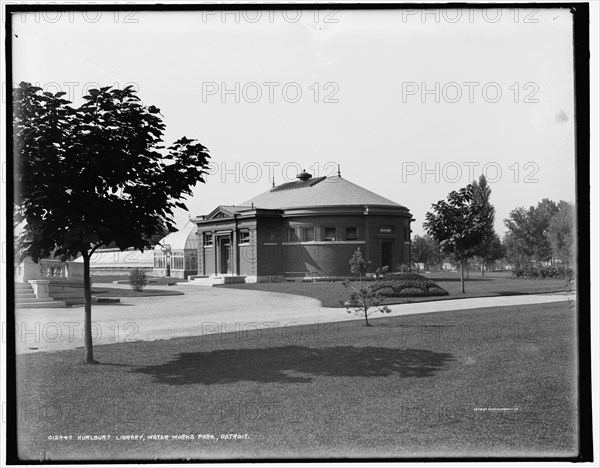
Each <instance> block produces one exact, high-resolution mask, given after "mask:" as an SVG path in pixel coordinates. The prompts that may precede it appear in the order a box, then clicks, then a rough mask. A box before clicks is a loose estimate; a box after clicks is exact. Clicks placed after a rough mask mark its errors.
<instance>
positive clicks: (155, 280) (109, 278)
mask: <svg viewBox="0 0 600 468" xmlns="http://www.w3.org/2000/svg"><path fill="white" fill-rule="evenodd" d="M91 280H92V284H98V283H112V282H114V281H124V282H125V284H127V282H128V281H129V275H97V276H94V275H92V278H91ZM169 283H187V279H182V278H165V277H162V276H148V284H150V285H153V286H154V285H163V284H164V285H166V284H169Z"/></svg>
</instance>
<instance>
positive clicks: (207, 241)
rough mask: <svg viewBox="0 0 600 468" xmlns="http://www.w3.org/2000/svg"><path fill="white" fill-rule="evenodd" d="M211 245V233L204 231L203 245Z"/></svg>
mask: <svg viewBox="0 0 600 468" xmlns="http://www.w3.org/2000/svg"><path fill="white" fill-rule="evenodd" d="M212 245H213V235H212V234H211V233H210V234H209V233H208V232H205V233H204V247H212Z"/></svg>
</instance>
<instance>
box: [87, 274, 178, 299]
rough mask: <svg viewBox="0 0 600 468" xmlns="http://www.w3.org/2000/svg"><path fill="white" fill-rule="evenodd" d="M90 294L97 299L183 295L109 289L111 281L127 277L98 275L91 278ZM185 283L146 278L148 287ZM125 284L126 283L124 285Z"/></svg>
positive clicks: (166, 279)
mask: <svg viewBox="0 0 600 468" xmlns="http://www.w3.org/2000/svg"><path fill="white" fill-rule="evenodd" d="M91 280H92V294H93V295H94V296H98V297H149V296H180V295H183V293H182V292H181V291H174V290H172V289H154V288H150V289H144V290H143V291H141V292H137V291H134V290H133V289H131V288H127V289H124V288H111V287H110V285H111V284H112V283H113V281H126V282H127V281H128V280H129V276H128V275H106V276H104V275H100V276H92V277H91ZM181 282H187V280H185V279H181V278H163V277H153V276H148V285H149V286H163V285H164V286H167V285H169V284H173V283H181ZM125 284H127V283H125Z"/></svg>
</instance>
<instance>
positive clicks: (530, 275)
mask: <svg viewBox="0 0 600 468" xmlns="http://www.w3.org/2000/svg"><path fill="white" fill-rule="evenodd" d="M570 274H571V270H567V268H566V267H563V266H560V267H556V266H551V265H523V266H518V267H515V268H513V270H512V276H513V278H527V279H563V278H565V277H567V276H569V275H570Z"/></svg>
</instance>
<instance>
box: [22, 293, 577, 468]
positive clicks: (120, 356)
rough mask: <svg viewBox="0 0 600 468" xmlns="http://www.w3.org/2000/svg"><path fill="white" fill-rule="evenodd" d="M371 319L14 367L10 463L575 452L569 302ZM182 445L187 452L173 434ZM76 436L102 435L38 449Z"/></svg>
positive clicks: (45, 356)
mask: <svg viewBox="0 0 600 468" xmlns="http://www.w3.org/2000/svg"><path fill="white" fill-rule="evenodd" d="M372 323H373V325H374V326H373V327H370V328H367V327H364V326H363V324H362V321H351V322H340V323H331V324H320V325H312V326H302V327H290V328H279V329H271V330H261V331H257V330H254V329H250V330H246V332H245V333H241V332H240V333H229V334H221V335H209V336H205V337H187V338H177V339H172V340H165V341H153V342H132V343H119V344H112V345H104V346H97V347H96V358H97V359H98V360H99V361H101V362H102V363H103V364H102V365H98V366H85V365H82V364H81V361H82V356H83V350H73V351H61V352H56V353H36V354H24V355H18V356H17V387H18V389H17V395H19V401H18V410H19V415H18V418H19V419H18V421H19V422H18V436H19V450H20V454H21V457H23V458H25V459H30V460H31V459H40V458H45V459H50V460H61V459H89V458H97V459H126V458H141V459H156V458H187V457H190V458H213V459H214V458H229V459H232V458H240V457H243V458H252V457H288V456H289V457H304V458H306V457H327V456H333V457H367V456H368V457H411V456H412V457H426V456H452V455H455V456H528V455H529V456H536V455H537V456H544V455H546V456H550V455H553V456H570V455H573V454H575V452H576V451H577V448H576V447H577V442H576V438H575V434H576V421H577V417H576V416H577V414H576V411H577V410H576V403H575V402H576V399H575V396H574V395H575V393H574V392H575V378H576V375H575V362H576V361H575V358H576V355H575V352H576V341H575V333H574V315H573V311H570V310H569V309H568V305H567V303H553V304H541V305H529V306H514V307H503V308H488V309H477V310H470V311H463V312H452V313H451V314H448V313H437V314H423V315H413V316H405V317H385V318H376V319H373V320H372ZM192 434H193V435H194V440H189V439H179V438H174V437H173V436H175V435H178V436H181V435H184V436H190V435H192ZM221 434H238V435H240V436H241V437H242V438H241V439H236V438H226V439H221ZM82 435H90V436H108V435H110V436H111V438H110V440H104V441H85V440H60V439H56V438H55V440H51V439H50V438H49V437H54V436H72V437H73V439H76V438H77V436H82ZM136 435H138V436H139V440H123V439H117V437H118V436H136ZM150 435H162V436H166V438H163V439H161V440H150V439H149V436H150ZM198 435H204V437H205V438H198ZM211 436H214V437H215V439H211V438H210V437H211Z"/></svg>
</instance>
